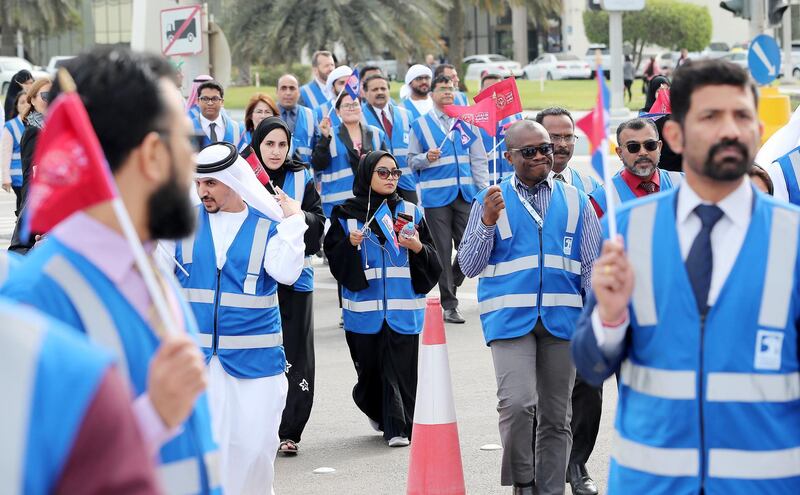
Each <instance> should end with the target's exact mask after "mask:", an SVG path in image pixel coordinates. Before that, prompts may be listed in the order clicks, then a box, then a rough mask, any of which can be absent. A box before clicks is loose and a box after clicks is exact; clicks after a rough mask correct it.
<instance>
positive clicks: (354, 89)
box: [344, 69, 358, 100]
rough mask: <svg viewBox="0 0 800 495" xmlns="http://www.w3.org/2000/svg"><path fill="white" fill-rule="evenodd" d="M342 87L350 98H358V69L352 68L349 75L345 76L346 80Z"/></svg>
mask: <svg viewBox="0 0 800 495" xmlns="http://www.w3.org/2000/svg"><path fill="white" fill-rule="evenodd" d="M344 89H345V91H347V94H349V95H350V98H352V99H354V100H358V69H354V70H353V73H352V74H350V77H348V78H347V82H345V83H344Z"/></svg>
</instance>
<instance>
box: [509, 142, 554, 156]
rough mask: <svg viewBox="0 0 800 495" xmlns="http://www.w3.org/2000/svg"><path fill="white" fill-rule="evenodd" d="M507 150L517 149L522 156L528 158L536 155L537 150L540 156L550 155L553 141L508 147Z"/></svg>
mask: <svg viewBox="0 0 800 495" xmlns="http://www.w3.org/2000/svg"><path fill="white" fill-rule="evenodd" d="M508 151H519V154H520V155H522V158H525V159H526V160H530V159H531V158H534V157H536V153H537V152H539V153H541V154H542V156H550V155H552V154H553V143H543V144H540V145H539V146H526V147H524V148H509V149H508Z"/></svg>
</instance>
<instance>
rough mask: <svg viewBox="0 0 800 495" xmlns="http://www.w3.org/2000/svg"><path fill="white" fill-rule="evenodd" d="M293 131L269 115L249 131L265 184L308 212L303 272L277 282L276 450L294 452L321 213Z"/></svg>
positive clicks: (305, 402)
mask: <svg viewBox="0 0 800 495" xmlns="http://www.w3.org/2000/svg"><path fill="white" fill-rule="evenodd" d="M291 143H292V133H291V131H289V127H288V126H287V125H286V123H285V122H284V121H283V120H281V119H280V118H278V117H267V118H266V119H264V120H263V121H261V122H260V123H259V125H258V127H257V128H256V129H255V130H254V131H253V143H252V146H253V151H255V154H256V156H257V157H258V160H259V161H260V162H261V164H262V165H263V166H264V170H266V172H267V174H268V175H269V182H268V184H267V186H266V187H267V190H270V189H271V190H272V191H274V190H275V188H276V187H277V188H280V189H282V190H283V191H284V192H285V193H286V194H287V195H289V196H290V197H292V198H293V199H296V200H297V201H299V202H300V207H301V209H302V210H303V214H304V215H305V217H306V225H308V229H307V230H306V233H305V236H304V241H305V245H306V250H305V264H304V267H303V273H302V274H301V275H300V278H298V279H297V282H295V284H294V285H292V286H288V285H281V284H279V285H278V305H279V307H280V311H281V327H282V328H283V348H284V351H285V352H286V362H287V363H288V365H291V366H287V370H286V377H287V380H288V382H289V393H288V395H287V397H286V407H284V409H283V417H282V419H281V425H280V428H279V429H278V435H279V436H280V439H281V443H280V447H279V450H278V452H279V453H281V454H284V455H294V454H296V453H297V448H298V447H297V444H298V443H300V436H301V435H302V434H303V429H304V428H305V426H306V423H307V422H308V418H309V416H311V406H312V404H313V402H314V313H313V309H312V306H313V293H312V291H313V290H314V269H313V268H312V266H311V257H312V255H313V254H314V253H316V252H317V251H319V250H320V248H321V247H322V234H323V233H324V229H325V215H324V214H323V213H322V203H321V202H320V199H319V193H317V189H316V187H314V180H313V178H312V177H311V172H309V171H308V169H306V167H305V165H304V164H303V162H300V161H296V160H293V159H292V157H291V156H290V155H289V150H290V149H291Z"/></svg>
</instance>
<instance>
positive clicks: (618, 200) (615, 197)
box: [606, 181, 622, 210]
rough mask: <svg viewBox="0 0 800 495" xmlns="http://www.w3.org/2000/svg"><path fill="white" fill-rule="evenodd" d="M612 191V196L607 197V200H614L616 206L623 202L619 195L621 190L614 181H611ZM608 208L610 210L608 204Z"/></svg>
mask: <svg viewBox="0 0 800 495" xmlns="http://www.w3.org/2000/svg"><path fill="white" fill-rule="evenodd" d="M611 186H612V187H611V192H612V193H614V194H613V195H612V196H611V197H610V198H606V201H614V204H615V205H616V206H619V205H621V204H622V198H620V197H619V191H617V184H616V183H614V182H613V181H612V183H611ZM606 210H608V205H606Z"/></svg>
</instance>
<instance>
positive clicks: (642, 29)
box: [583, 0, 712, 66]
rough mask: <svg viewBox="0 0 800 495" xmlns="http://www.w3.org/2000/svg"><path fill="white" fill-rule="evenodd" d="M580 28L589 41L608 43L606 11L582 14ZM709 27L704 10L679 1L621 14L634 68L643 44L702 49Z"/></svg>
mask: <svg viewBox="0 0 800 495" xmlns="http://www.w3.org/2000/svg"><path fill="white" fill-rule="evenodd" d="M583 26H584V29H585V30H586V37H587V38H588V39H589V41H591V42H592V43H604V44H608V12H605V11H590V10H587V11H584V13H583ZM711 28H712V26H711V14H710V13H709V12H708V8H707V7H701V6H698V5H693V4H690V3H686V2H681V1H679V0H647V4H646V6H645V8H644V9H643V10H640V11H635V12H625V13H624V14H623V15H622V36H623V39H624V40H625V41H627V42H629V43H630V44H631V45H632V47H633V53H634V55H635V63H636V65H637V66H638V65H639V63H640V62H641V58H642V51H643V50H644V47H645V46H646V45H658V46H661V47H663V48H666V49H668V50H678V49H680V48H686V49H687V50H689V51H700V50H703V49H704V48H705V47H706V46H708V44H709V43H710V42H711Z"/></svg>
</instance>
